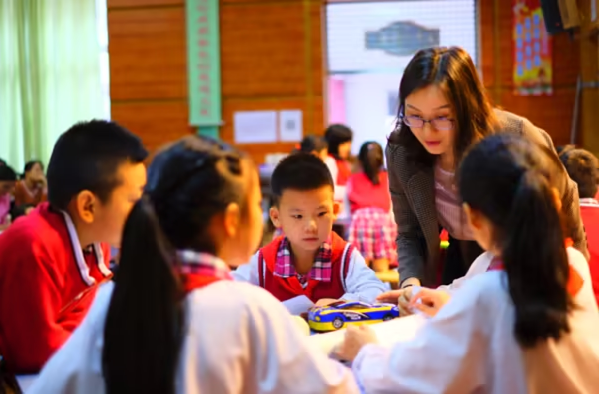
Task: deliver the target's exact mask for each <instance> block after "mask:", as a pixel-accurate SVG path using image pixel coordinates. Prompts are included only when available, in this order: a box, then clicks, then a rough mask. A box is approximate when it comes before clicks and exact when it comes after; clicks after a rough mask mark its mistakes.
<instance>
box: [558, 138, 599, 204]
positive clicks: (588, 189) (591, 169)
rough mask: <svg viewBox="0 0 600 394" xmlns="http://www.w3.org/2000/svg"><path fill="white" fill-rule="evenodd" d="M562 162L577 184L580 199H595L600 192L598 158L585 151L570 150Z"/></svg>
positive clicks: (564, 154) (562, 156) (565, 151)
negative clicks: (599, 188) (599, 185)
mask: <svg viewBox="0 0 600 394" xmlns="http://www.w3.org/2000/svg"><path fill="white" fill-rule="evenodd" d="M560 161H562V163H563V165H564V166H565V168H566V169H567V173H568V174H569V177H571V179H573V180H574V181H575V183H577V188H578V189H579V198H594V197H595V196H596V193H597V192H598V158H597V157H596V156H594V155H593V154H592V153H591V152H588V151H587V150H585V149H575V148H573V149H568V150H564V151H563V152H562V153H561V155H560Z"/></svg>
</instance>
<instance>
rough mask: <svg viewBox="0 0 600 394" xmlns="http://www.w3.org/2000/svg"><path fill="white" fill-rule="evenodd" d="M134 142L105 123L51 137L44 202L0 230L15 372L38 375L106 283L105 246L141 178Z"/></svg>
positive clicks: (3, 325) (2, 339)
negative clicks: (46, 191) (98, 289)
mask: <svg viewBox="0 0 600 394" xmlns="http://www.w3.org/2000/svg"><path fill="white" fill-rule="evenodd" d="M146 156H147V152H146V150H145V149H144V146H143V145H142V143H141V142H140V140H139V139H138V138H137V137H136V136H134V135H133V134H131V133H130V132H129V131H127V130H125V129H123V128H122V127H120V126H119V125H117V124H115V123H112V122H105V121H91V122H85V123H79V124H76V125H74V126H73V127H71V128H70V129H69V130H67V131H66V132H65V133H64V134H63V135H62V136H61V137H60V138H59V139H58V141H57V142H56V145H55V146H54V150H53V152H52V157H51V158H50V163H49V165H48V174H47V176H48V185H49V190H48V191H49V193H48V202H47V203H42V204H40V205H39V206H38V207H37V208H36V209H35V210H34V211H33V212H31V213H30V214H29V215H28V216H25V217H22V218H20V219H19V220H17V221H15V223H14V224H13V225H12V226H10V227H9V229H8V230H7V231H5V232H3V233H2V234H1V235H0V354H1V355H2V356H3V357H4V359H5V360H6V363H7V366H8V369H9V370H10V371H11V372H13V373H15V374H26V373H36V372H38V371H39V370H40V369H41V368H42V366H43V365H44V363H45V362H46V361H47V360H48V358H49V357H50V356H51V355H52V353H54V352H55V351H56V350H57V349H58V348H60V347H61V345H62V344H63V343H64V342H65V341H66V340H67V339H68V338H69V336H70V335H71V333H72V332H73V330H74V329H75V328H76V327H77V326H78V325H79V323H80V322H81V321H82V320H83V318H84V317H85V315H86V313H87V311H88V308H89V307H90V304H91V302H92V301H93V299H94V295H95V293H96V290H97V288H98V286H99V285H100V284H101V283H103V282H105V281H107V280H109V279H110V277H111V272H110V270H109V269H108V261H109V258H110V248H109V245H110V244H112V245H118V244H119V243H120V237H121V231H122V228H123V224H124V223H125V219H126V217H127V215H128V213H129V211H130V209H131V208H132V206H133V204H134V203H135V201H136V200H138V199H139V198H140V197H141V195H142V188H143V187H144V185H145V183H146V169H145V167H144V164H143V161H144V159H145V158H146Z"/></svg>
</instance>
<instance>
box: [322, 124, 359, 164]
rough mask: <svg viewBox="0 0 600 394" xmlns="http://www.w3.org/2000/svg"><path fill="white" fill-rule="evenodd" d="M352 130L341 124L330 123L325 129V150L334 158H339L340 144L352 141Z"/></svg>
mask: <svg viewBox="0 0 600 394" xmlns="http://www.w3.org/2000/svg"><path fill="white" fill-rule="evenodd" d="M353 134H354V133H353V132H352V130H351V129H350V128H349V127H348V126H345V125H343V124H332V125H331V126H329V127H328V128H327V129H325V141H327V151H328V152H329V154H330V155H332V156H333V157H335V158H336V159H338V160H339V159H340V156H339V148H340V145H342V144H345V143H346V142H350V141H352V136H353Z"/></svg>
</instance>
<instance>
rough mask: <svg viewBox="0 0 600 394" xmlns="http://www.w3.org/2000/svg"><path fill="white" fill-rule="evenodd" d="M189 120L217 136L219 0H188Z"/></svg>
mask: <svg viewBox="0 0 600 394" xmlns="http://www.w3.org/2000/svg"><path fill="white" fill-rule="evenodd" d="M185 5H186V10H185V11H186V23H187V26H186V31H187V62H188V103H189V123H190V125H192V126H198V131H199V133H200V134H203V135H210V136H213V137H218V134H219V126H220V125H221V123H222V122H221V61H220V60H221V59H220V47H219V45H220V44H219V0H186V4H185Z"/></svg>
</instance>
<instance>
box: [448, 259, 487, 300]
mask: <svg viewBox="0 0 600 394" xmlns="http://www.w3.org/2000/svg"><path fill="white" fill-rule="evenodd" d="M493 258H494V256H493V255H492V254H491V253H489V252H484V253H482V254H481V255H479V257H477V258H476V259H475V261H473V263H472V264H471V267H469V271H467V273H466V275H465V276H463V277H460V278H458V279H454V281H453V282H452V283H450V284H449V285H442V286H440V287H438V288H437V289H438V290H443V291H445V292H447V293H451V292H453V291H455V290H457V289H459V288H460V287H462V286H463V285H464V284H465V283H466V281H467V280H469V279H471V278H473V277H474V276H477V275H479V274H483V273H484V272H486V271H487V270H488V268H489V267H490V263H491V262H492V259H493Z"/></svg>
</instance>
